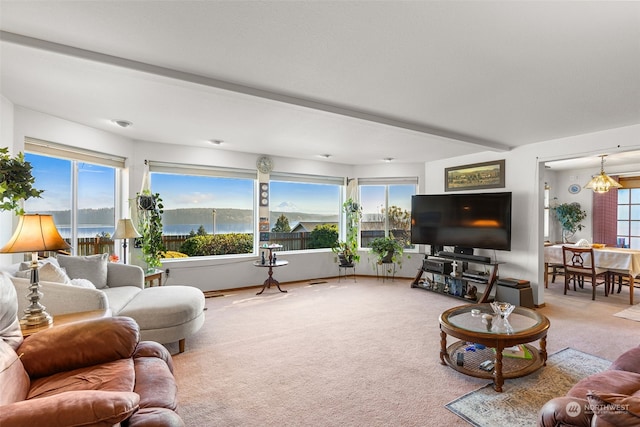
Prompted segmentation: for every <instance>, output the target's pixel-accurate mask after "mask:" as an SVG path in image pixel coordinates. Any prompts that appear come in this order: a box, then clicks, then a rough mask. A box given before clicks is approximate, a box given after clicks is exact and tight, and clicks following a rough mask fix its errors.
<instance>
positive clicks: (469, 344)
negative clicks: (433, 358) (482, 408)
mask: <svg viewBox="0 0 640 427" xmlns="http://www.w3.org/2000/svg"><path fill="white" fill-rule="evenodd" d="M488 315H492V316H493V319H491V321H490V322H488V320H489V319H487V317H488ZM548 329H549V319H547V318H546V317H545V316H543V315H542V314H539V313H536V312H535V311H534V310H531V309H528V308H525V307H516V308H515V309H514V310H513V312H512V313H511V315H509V317H508V318H507V322H506V323H503V321H502V319H500V318H499V316H495V314H494V312H493V310H492V309H491V306H490V305H489V304H471V305H464V306H460V307H454V308H451V309H449V310H447V311H445V312H444V313H442V314H441V315H440V360H441V362H442V364H443V365H449V366H450V367H452V368H453V369H455V370H456V371H458V372H461V373H463V374H465V375H470V376H472V377H476V378H487V379H493V388H494V389H495V390H496V391H498V392H501V391H502V386H503V384H504V380H505V379H508V378H518V377H522V376H525V375H529V374H531V373H532V372H535V371H537V370H538V369H540V368H541V367H542V366H544V365H546V363H547V331H548ZM447 335H450V336H452V337H455V338H458V339H460V340H461V341H457V342H455V343H453V344H451V345H449V346H447ZM536 340H540V349H537V348H535V347H534V346H532V345H531V344H529V343H531V342H533V341H536Z"/></svg>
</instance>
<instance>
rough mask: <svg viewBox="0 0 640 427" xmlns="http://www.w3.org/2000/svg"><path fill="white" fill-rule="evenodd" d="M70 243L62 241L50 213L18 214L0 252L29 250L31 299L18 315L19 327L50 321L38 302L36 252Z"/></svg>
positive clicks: (38, 286) (31, 326) (48, 323)
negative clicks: (20, 314)
mask: <svg viewBox="0 0 640 427" xmlns="http://www.w3.org/2000/svg"><path fill="white" fill-rule="evenodd" d="M70 247H71V246H69V244H68V243H67V242H65V241H64V239H63V238H62V236H60V233H59V232H58V229H57V228H56V225H55V224H54V222H53V217H52V216H51V215H38V214H27V215H22V216H21V217H20V221H19V222H18V227H17V228H16V231H15V232H14V233H13V236H12V237H11V239H10V240H9V242H8V243H7V244H6V245H4V247H3V248H2V249H0V253H9V254H11V253H20V252H31V282H30V283H31V285H30V286H29V295H27V299H28V300H29V301H31V304H30V305H29V307H27V308H26V309H25V310H24V316H22V318H21V319H20V327H21V328H23V329H28V328H37V327H40V326H46V325H50V324H51V323H53V319H52V317H51V315H50V314H49V313H47V312H46V311H45V307H44V306H43V305H42V304H40V298H41V297H42V293H41V292H40V284H39V283H38V281H39V278H38V252H41V251H57V250H60V249H69V248H70Z"/></svg>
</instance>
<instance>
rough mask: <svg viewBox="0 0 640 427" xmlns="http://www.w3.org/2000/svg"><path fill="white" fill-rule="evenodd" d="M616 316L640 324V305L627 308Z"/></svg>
mask: <svg viewBox="0 0 640 427" xmlns="http://www.w3.org/2000/svg"><path fill="white" fill-rule="evenodd" d="M614 316H616V317H622V318H624V319H629V320H635V321H636V322H640V304H636V305H632V306H631V307H629V308H625V309H624V310H622V311H619V312H617V313H615V314H614Z"/></svg>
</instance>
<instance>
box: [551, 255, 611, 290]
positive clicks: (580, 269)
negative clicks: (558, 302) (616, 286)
mask: <svg viewBox="0 0 640 427" xmlns="http://www.w3.org/2000/svg"><path fill="white" fill-rule="evenodd" d="M593 260H594V256H593V249H592V248H580V247H573V246H563V247H562V262H563V265H564V294H565V295H566V294H567V290H568V289H569V283H570V282H571V280H573V290H574V291H575V290H576V282H578V283H580V284H584V282H591V287H592V296H591V299H592V300H595V299H596V287H597V286H599V285H604V296H609V272H608V270H607V269H604V268H598V267H596V266H595V263H594V261H593ZM581 287H582V286H581Z"/></svg>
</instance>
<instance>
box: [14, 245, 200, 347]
mask: <svg viewBox="0 0 640 427" xmlns="http://www.w3.org/2000/svg"><path fill="white" fill-rule="evenodd" d="M2 269H3V270H5V271H7V272H8V273H9V274H11V276H12V281H13V283H14V285H15V287H16V291H17V293H18V304H19V307H18V309H19V310H20V313H22V312H23V310H24V309H25V308H26V307H27V306H28V304H29V301H28V300H27V299H26V295H27V294H28V293H29V290H28V288H29V278H28V275H27V274H25V273H27V272H26V270H25V269H28V264H27V263H22V264H15V265H12V266H10V267H4V268H2ZM20 276H23V277H20ZM89 282H90V283H89ZM40 286H41V291H42V293H43V297H42V299H41V303H42V304H43V305H44V306H45V307H46V310H47V312H49V314H51V315H52V316H54V323H55V316H56V315H60V314H66V313H76V312H80V311H90V310H100V309H106V308H108V309H111V313H112V315H113V316H127V317H131V318H133V319H134V320H135V321H136V322H137V323H138V325H139V326H140V338H141V339H142V340H148V341H156V342H159V343H161V344H167V343H172V342H178V347H179V351H180V352H181V353H182V352H183V351H184V349H185V339H186V338H187V337H189V336H191V335H193V334H194V333H196V332H197V331H198V330H199V329H200V328H201V327H202V325H203V324H204V301H205V299H204V294H203V293H202V291H201V290H200V289H197V288H195V287H192V286H161V287H153V288H146V289H145V287H144V271H143V270H142V268H140V267H138V266H135V265H126V264H117V263H111V262H108V261H107V256H106V254H103V255H91V256H84V257H80V256H77V257H76V256H64V255H58V257H57V258H55V259H52V258H47V260H44V261H43V262H42V263H41V267H40Z"/></svg>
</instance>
